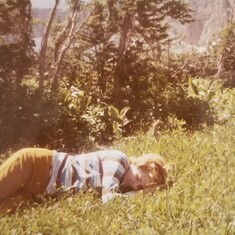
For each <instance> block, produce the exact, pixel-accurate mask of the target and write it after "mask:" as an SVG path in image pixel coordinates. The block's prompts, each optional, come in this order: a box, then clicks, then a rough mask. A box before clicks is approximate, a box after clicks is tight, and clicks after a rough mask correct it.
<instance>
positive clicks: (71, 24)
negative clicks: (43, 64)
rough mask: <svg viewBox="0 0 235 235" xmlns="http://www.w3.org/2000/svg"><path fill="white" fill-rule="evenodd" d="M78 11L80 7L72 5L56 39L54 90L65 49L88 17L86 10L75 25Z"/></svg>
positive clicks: (56, 85)
mask: <svg viewBox="0 0 235 235" xmlns="http://www.w3.org/2000/svg"><path fill="white" fill-rule="evenodd" d="M79 12H80V8H79V7H78V6H74V7H73V9H72V13H71V16H70V17H69V19H68V20H67V24H66V25H65V27H64V29H63V30H62V32H61V34H60V35H59V36H58V39H57V41H56V46H55V52H54V62H53V73H54V75H53V82H52V91H54V90H56V89H57V87H58V75H59V74H60V70H61V65H62V62H63V59H64V56H65V54H66V52H67V50H68V49H69V48H70V46H71V44H72V43H73V41H74V38H75V36H76V34H77V33H78V32H79V30H80V29H81V27H82V25H83V24H84V23H85V22H86V21H87V19H88V18H89V17H90V12H88V13H87V15H86V17H85V18H84V19H83V20H82V22H80V25H79V26H77V23H78V13H79Z"/></svg>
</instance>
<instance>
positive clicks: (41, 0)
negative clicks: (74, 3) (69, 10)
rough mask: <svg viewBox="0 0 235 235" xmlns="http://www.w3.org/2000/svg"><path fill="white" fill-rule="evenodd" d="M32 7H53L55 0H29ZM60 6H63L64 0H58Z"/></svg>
mask: <svg viewBox="0 0 235 235" xmlns="http://www.w3.org/2000/svg"><path fill="white" fill-rule="evenodd" d="M31 3H32V8H51V7H53V5H54V3H55V0H31ZM59 7H60V8H64V7H65V0H60V4H59Z"/></svg>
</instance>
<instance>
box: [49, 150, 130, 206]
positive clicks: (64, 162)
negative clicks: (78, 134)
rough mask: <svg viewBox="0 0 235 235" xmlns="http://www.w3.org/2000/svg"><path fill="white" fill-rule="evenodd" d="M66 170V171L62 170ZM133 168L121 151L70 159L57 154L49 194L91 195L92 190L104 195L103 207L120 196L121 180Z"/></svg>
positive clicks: (71, 157) (54, 158)
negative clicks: (57, 182)
mask: <svg viewBox="0 0 235 235" xmlns="http://www.w3.org/2000/svg"><path fill="white" fill-rule="evenodd" d="M61 167H62V169H61ZM128 168H129V164H128V161H127V157H126V155H125V154H124V153H123V152H121V151H118V150H101V151H96V152H91V153H86V154H78V155H68V154H66V153H61V152H54V154H53V161H52V169H51V179H50V182H49V184H48V186H47V189H46V193H47V194H53V193H55V192H56V191H57V190H58V189H57V188H56V181H57V179H59V181H60V182H59V185H60V186H62V187H60V191H61V190H62V191H67V190H70V189H71V188H75V189H76V190H77V191H87V190H88V189H89V188H94V189H98V190H100V192H101V197H102V201H103V203H105V202H107V201H108V200H110V199H111V198H113V197H115V196H117V195H119V193H118V191H119V188H120V184H121V179H122V177H123V176H124V174H125V173H126V171H127V170H128Z"/></svg>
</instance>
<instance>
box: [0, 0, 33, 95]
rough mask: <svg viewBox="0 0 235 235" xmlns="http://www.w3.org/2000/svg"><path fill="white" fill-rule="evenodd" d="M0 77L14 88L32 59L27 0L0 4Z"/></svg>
mask: <svg viewBox="0 0 235 235" xmlns="http://www.w3.org/2000/svg"><path fill="white" fill-rule="evenodd" d="M0 29H1V31H0V79H1V82H2V83H3V84H10V81H11V82H12V85H13V86H14V90H16V91H18V89H19V88H20V84H21V82H22V79H23V77H24V76H25V74H26V73H27V72H28V70H29V68H30V67H31V65H32V63H33V60H34V53H33V46H34V43H33V41H32V39H31V33H32V27H31V2H30V0H18V1H16V0H5V1H4V2H1V3H0Z"/></svg>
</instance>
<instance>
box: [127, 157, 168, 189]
mask: <svg viewBox="0 0 235 235" xmlns="http://www.w3.org/2000/svg"><path fill="white" fill-rule="evenodd" d="M130 163H131V164H133V165H135V166H137V167H139V168H141V169H142V170H144V171H149V172H150V174H152V175H153V180H154V183H153V184H152V186H162V185H165V183H166V178H167V168H168V167H167V165H166V163H165V161H164V159H163V157H162V156H160V155H158V154H154V153H150V154H145V155H143V156H142V157H132V158H131V159H130Z"/></svg>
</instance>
